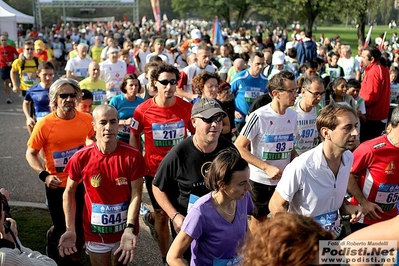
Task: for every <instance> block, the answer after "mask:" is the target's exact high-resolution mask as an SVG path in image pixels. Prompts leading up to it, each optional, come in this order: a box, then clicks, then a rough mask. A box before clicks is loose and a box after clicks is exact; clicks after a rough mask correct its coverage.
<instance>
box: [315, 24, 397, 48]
mask: <svg viewBox="0 0 399 266" xmlns="http://www.w3.org/2000/svg"><path fill="white" fill-rule="evenodd" d="M368 30H369V27H368V26H367V27H366V28H365V37H366V36H367V32H368ZM385 31H386V32H387V35H386V36H387V37H386V40H389V39H390V38H391V37H392V33H393V32H399V29H389V28H388V26H385V25H384V26H376V27H373V30H372V32H371V40H372V42H373V43H374V40H375V38H377V37H378V35H380V34H384V32H385ZM320 33H324V37H325V38H334V36H335V34H339V36H340V37H341V43H342V44H349V45H350V46H351V48H352V50H353V51H356V50H357V46H358V43H357V41H358V39H357V29H356V28H351V27H350V26H348V27H345V26H344V25H342V26H341V25H332V26H320V27H317V30H316V31H313V34H314V35H315V36H316V40H317V41H318V40H319V39H320Z"/></svg>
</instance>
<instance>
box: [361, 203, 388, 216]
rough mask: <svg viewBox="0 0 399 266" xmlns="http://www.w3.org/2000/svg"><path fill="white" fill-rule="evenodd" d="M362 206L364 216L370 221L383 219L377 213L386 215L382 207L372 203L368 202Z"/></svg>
mask: <svg viewBox="0 0 399 266" xmlns="http://www.w3.org/2000/svg"><path fill="white" fill-rule="evenodd" d="M361 206H362V212H363V213H364V216H366V217H367V218H368V219H370V220H375V219H381V217H380V216H379V215H378V214H377V211H378V212H380V213H384V211H383V210H382V209H381V207H380V206H378V205H377V204H375V203H372V202H370V201H366V202H365V203H363V204H361Z"/></svg>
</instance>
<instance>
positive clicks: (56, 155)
mask: <svg viewBox="0 0 399 266" xmlns="http://www.w3.org/2000/svg"><path fill="white" fill-rule="evenodd" d="M81 148H83V145H82V146H79V147H76V148H73V149H70V150H66V151H58V152H53V159H54V167H55V170H56V171H57V172H58V173H60V172H62V171H64V168H65V165H66V164H67V163H68V161H69V159H70V158H71V157H72V155H74V154H75V152H77V151H78V150H80V149H81Z"/></svg>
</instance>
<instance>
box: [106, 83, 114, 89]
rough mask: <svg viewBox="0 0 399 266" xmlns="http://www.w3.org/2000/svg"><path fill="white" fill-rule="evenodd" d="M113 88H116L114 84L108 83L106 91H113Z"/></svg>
mask: <svg viewBox="0 0 399 266" xmlns="http://www.w3.org/2000/svg"><path fill="white" fill-rule="evenodd" d="M113 88H114V83H112V82H108V83H107V84H106V89H107V90H112V89H113Z"/></svg>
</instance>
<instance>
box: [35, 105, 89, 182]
mask: <svg viewBox="0 0 399 266" xmlns="http://www.w3.org/2000/svg"><path fill="white" fill-rule="evenodd" d="M75 114H76V115H75V117H74V118H73V119H71V120H64V119H60V118H59V117H58V116H57V115H56V113H55V112H53V113H51V114H49V115H47V116H45V117H44V118H43V119H41V120H40V121H39V122H37V124H36V125H35V127H34V128H33V132H32V135H31V136H30V138H29V140H28V146H29V147H30V148H32V149H35V150H38V151H39V150H41V149H43V151H44V157H45V160H46V171H48V172H49V173H51V174H52V175H57V177H58V178H59V179H60V180H61V181H62V184H61V185H60V187H65V185H66V182H67V178H68V174H67V173H64V172H63V171H64V168H65V165H66V163H67V162H68V160H69V159H70V158H71V157H72V155H73V154H75V152H76V151H78V150H79V149H81V148H82V147H83V146H84V145H85V143H86V138H91V137H92V136H93V135H94V129H93V126H92V124H91V122H92V120H93V118H92V116H91V115H90V114H86V113H81V112H78V111H76V110H75Z"/></svg>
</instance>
